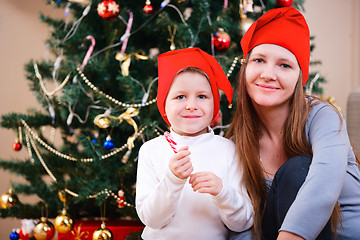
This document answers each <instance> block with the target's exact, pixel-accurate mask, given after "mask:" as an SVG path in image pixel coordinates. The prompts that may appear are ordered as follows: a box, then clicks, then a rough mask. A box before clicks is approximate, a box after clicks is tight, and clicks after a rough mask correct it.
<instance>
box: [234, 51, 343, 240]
mask: <svg viewBox="0 0 360 240" xmlns="http://www.w3.org/2000/svg"><path fill="white" fill-rule="evenodd" d="M249 56H250V54H247V59H246V61H245V63H243V65H242V67H241V70H240V74H239V76H238V82H237V85H238V86H237V88H238V91H237V93H238V99H237V107H236V112H235V114H234V116H233V120H232V123H231V124H230V127H229V129H228V132H227V137H228V138H231V139H232V140H233V141H234V142H235V145H236V150H237V152H238V156H239V161H240V164H241V166H242V168H243V172H244V176H243V179H244V182H245V185H246V188H247V191H248V194H249V196H250V199H251V202H252V205H253V208H254V227H253V234H255V236H256V238H257V239H261V220H262V216H263V212H264V208H265V204H266V196H267V191H266V182H265V177H264V173H263V168H262V166H261V163H260V159H259V139H260V135H261V132H260V129H261V127H260V125H261V122H260V120H259V117H258V115H257V113H256V112H255V109H254V107H253V104H252V101H251V99H250V97H249V95H248V94H247V91H246V85H245V78H246V76H245V69H246V66H247V62H248V58H249ZM311 104H312V103H311V102H310V103H307V102H306V100H305V95H304V93H303V89H302V73H301V72H300V76H299V80H298V82H297V84H296V87H295V91H294V94H293V96H292V97H291V99H290V113H289V116H288V118H287V119H286V122H285V124H284V141H283V146H284V150H285V153H286V157H287V158H290V157H292V156H296V155H312V149H311V146H310V144H309V143H308V141H307V136H306V132H305V124H306V120H307V115H308V112H309V108H310V107H311ZM334 210H335V209H334ZM331 219H332V226H333V227H332V229H333V232H334V231H336V226H337V224H338V223H339V222H340V213H339V207H338V205H337V207H336V210H335V211H333V214H332V217H331Z"/></svg>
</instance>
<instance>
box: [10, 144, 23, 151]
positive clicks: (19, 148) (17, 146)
mask: <svg viewBox="0 0 360 240" xmlns="http://www.w3.org/2000/svg"><path fill="white" fill-rule="evenodd" d="M12 147H13V149H14V151H17V152H18V151H20V150H21V148H22V144H21V143H19V142H14V144H13V145H12Z"/></svg>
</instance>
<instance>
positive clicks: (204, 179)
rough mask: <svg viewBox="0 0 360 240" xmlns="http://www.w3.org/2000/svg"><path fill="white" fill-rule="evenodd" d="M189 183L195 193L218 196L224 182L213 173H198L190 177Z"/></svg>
mask: <svg viewBox="0 0 360 240" xmlns="http://www.w3.org/2000/svg"><path fill="white" fill-rule="evenodd" d="M189 183H190V184H191V187H192V188H193V190H194V192H196V191H198V192H199V193H209V194H211V195H213V196H216V195H218V194H219V193H220V192H221V190H222V188H223V184H222V180H221V178H219V177H218V176H216V175H215V174H214V173H212V172H197V173H194V174H192V175H191V176H190V180H189Z"/></svg>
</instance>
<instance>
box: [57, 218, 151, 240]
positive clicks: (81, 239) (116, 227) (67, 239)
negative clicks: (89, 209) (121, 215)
mask: <svg viewBox="0 0 360 240" xmlns="http://www.w3.org/2000/svg"><path fill="white" fill-rule="evenodd" d="M101 223H102V222H101V221H96V220H75V223H74V227H73V229H72V230H71V232H68V233H59V234H58V240H92V239H93V233H94V231H96V230H97V229H99V228H100V226H101ZM105 224H106V228H108V229H109V230H110V231H111V232H112V235H113V239H114V240H125V239H126V237H127V236H128V235H129V234H131V233H135V232H140V231H142V230H143V229H144V225H143V224H142V223H141V222H138V221H123V220H108V221H105Z"/></svg>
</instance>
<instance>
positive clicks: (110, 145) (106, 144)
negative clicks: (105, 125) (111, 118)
mask: <svg viewBox="0 0 360 240" xmlns="http://www.w3.org/2000/svg"><path fill="white" fill-rule="evenodd" d="M113 147H114V142H113V141H111V140H106V141H105V142H104V148H106V149H108V150H110V149H112V148H113Z"/></svg>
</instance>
